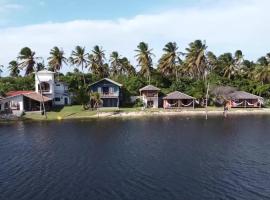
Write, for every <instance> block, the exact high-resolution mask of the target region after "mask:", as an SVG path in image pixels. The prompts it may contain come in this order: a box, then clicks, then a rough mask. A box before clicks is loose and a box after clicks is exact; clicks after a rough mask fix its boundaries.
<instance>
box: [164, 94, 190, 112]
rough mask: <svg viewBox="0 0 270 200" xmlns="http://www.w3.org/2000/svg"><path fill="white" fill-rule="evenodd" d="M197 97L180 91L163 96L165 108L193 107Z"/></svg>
mask: <svg viewBox="0 0 270 200" xmlns="http://www.w3.org/2000/svg"><path fill="white" fill-rule="evenodd" d="M194 105H195V98H194V97H192V96H189V95H187V94H184V93H182V92H179V91H174V92H171V93H169V94H168V95H167V96H165V97H164V98H163V108H165V109H168V108H181V107H193V108H194Z"/></svg>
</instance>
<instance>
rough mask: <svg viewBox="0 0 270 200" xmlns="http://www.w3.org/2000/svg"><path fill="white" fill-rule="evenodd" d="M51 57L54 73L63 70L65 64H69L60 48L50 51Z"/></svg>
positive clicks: (50, 63)
mask: <svg viewBox="0 0 270 200" xmlns="http://www.w3.org/2000/svg"><path fill="white" fill-rule="evenodd" d="M50 55H51V56H50V57H48V61H49V66H50V68H52V69H53V71H54V72H58V73H59V71H60V70H61V68H62V66H63V64H67V61H68V60H67V58H66V57H65V56H64V51H63V50H60V49H59V48H58V47H54V48H53V49H51V51H50Z"/></svg>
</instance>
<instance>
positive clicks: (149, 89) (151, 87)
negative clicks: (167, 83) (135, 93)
mask: <svg viewBox="0 0 270 200" xmlns="http://www.w3.org/2000/svg"><path fill="white" fill-rule="evenodd" d="M141 91H160V89H159V88H157V87H155V86H153V85H147V86H145V87H143V88H141V89H140V92H141Z"/></svg>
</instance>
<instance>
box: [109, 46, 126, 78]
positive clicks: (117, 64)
mask: <svg viewBox="0 0 270 200" xmlns="http://www.w3.org/2000/svg"><path fill="white" fill-rule="evenodd" d="M121 61H122V59H121V56H120V55H119V54H118V52H117V51H113V52H112V53H111V55H110V65H111V70H110V71H111V75H112V76H113V77H115V76H118V75H120V74H122V71H123V69H122V62H121Z"/></svg>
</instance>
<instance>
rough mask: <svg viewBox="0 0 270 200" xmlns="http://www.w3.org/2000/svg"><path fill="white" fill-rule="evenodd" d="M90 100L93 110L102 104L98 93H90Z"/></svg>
mask: <svg viewBox="0 0 270 200" xmlns="http://www.w3.org/2000/svg"><path fill="white" fill-rule="evenodd" d="M90 100H91V104H92V105H93V108H95V109H97V108H99V107H100V106H101V104H102V103H103V102H102V99H101V96H100V94H99V93H98V92H91V93H90Z"/></svg>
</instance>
